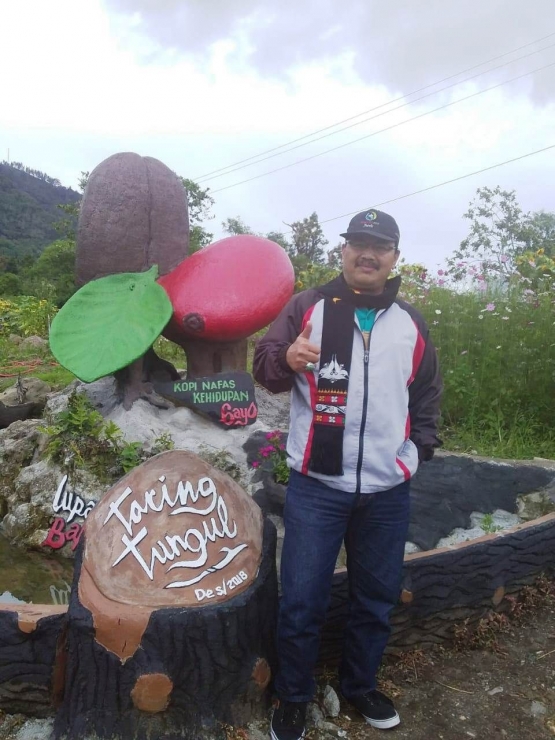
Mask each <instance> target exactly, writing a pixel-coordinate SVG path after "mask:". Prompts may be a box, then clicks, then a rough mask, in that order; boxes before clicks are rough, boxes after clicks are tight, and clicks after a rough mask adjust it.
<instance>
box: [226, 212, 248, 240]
mask: <svg viewBox="0 0 555 740" xmlns="http://www.w3.org/2000/svg"><path fill="white" fill-rule="evenodd" d="M222 229H223V230H224V231H225V232H226V233H227V234H231V235H232V236H239V235H240V234H253V233H254V232H253V231H251V228H250V227H249V226H247V224H246V223H245V222H244V221H243V219H242V218H241V217H240V216H236V217H235V218H226V220H225V221H223V222H222Z"/></svg>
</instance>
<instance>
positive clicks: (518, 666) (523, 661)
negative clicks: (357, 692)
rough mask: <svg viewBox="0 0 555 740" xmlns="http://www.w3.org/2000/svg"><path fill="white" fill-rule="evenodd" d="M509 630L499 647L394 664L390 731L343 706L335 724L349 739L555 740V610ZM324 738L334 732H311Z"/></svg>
mask: <svg viewBox="0 0 555 740" xmlns="http://www.w3.org/2000/svg"><path fill="white" fill-rule="evenodd" d="M505 629H506V630H507V631H506V632H504V633H502V634H500V635H498V636H497V637H496V638H492V641H493V639H495V642H496V645H494V646H492V647H494V648H495V649H492V647H490V648H489V649H478V650H468V651H462V652H461V651H457V650H451V649H449V650H441V649H440V650H434V651H432V652H431V653H430V652H428V653H420V652H416V653H414V654H412V655H411V654H409V655H406V656H405V657H404V658H403V659H402V660H400V661H397V660H393V661H391V663H390V664H389V665H388V666H387V667H386V669H385V671H384V681H383V690H384V691H387V692H388V693H389V694H390V695H391V696H395V704H396V707H397V709H398V711H399V714H400V716H401V724H400V725H399V727H397V728H395V729H393V730H389V731H387V732H385V731H383V730H375V729H373V728H371V727H369V726H368V725H366V724H365V723H364V722H362V721H361V719H360V718H359V716H357V712H356V711H355V710H354V709H353V708H352V707H351V706H350V705H349V704H347V703H342V706H341V714H340V716H339V717H338V718H337V719H336V720H334V721H335V722H336V723H337V725H338V726H340V727H341V728H342V729H344V730H346V732H347V734H346V735H344V736H343V737H348V738H351V739H352V740H363V739H366V738H367V739H368V740H372V738H382V740H383V739H384V738H390V740H404V739H405V738H407V740H408V738H410V740H468V738H478V739H479V740H553V738H555V607H554V606H553V605H551V606H549V607H544V608H543V609H541V610H540V611H539V612H537V613H535V614H534V615H532V616H528V617H527V618H526V619H523V620H521V623H520V624H519V625H518V626H514V625H512V624H511V625H506V626H505ZM484 639H485V640H487V639H488V636H487V635H485V637H484ZM461 641H464V636H462V638H461ZM461 647H462V646H461ZM551 651H552V652H551ZM331 684H332V686H333V685H334V681H333V679H332V680H331ZM323 737H331V734H329V735H328V734H327V733H322V732H321V731H318V730H316V729H314V730H312V731H311V732H310V733H309V734H308V738H309V740H320V738H323Z"/></svg>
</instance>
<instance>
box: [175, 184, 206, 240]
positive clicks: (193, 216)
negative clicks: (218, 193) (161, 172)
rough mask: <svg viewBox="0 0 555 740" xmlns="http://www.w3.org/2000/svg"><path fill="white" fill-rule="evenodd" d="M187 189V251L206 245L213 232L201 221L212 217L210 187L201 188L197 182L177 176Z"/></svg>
mask: <svg viewBox="0 0 555 740" xmlns="http://www.w3.org/2000/svg"><path fill="white" fill-rule="evenodd" d="M179 179H180V180H181V182H182V183H183V187H184V188H185V190H186V191H187V203H188V206H189V224H190V232H189V252H190V254H193V252H198V250H199V249H202V247H206V246H208V244H210V242H211V241H212V239H213V238H214V234H211V233H210V232H209V231H207V230H206V229H205V228H204V227H203V226H202V224H203V222H204V221H207V220H209V219H212V218H214V216H212V215H211V213H210V211H211V209H212V206H213V205H214V198H213V197H212V196H211V195H210V188H202V187H201V186H200V185H199V184H198V183H196V182H194V181H193V180H189V179H188V178H186V177H180V178H179Z"/></svg>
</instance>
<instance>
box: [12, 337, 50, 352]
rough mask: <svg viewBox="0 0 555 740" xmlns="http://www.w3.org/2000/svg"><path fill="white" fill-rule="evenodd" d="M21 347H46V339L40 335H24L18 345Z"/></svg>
mask: <svg viewBox="0 0 555 740" xmlns="http://www.w3.org/2000/svg"><path fill="white" fill-rule="evenodd" d="M19 346H20V347H21V348H22V349H46V348H47V347H48V341H47V340H46V339H43V338H42V337H37V336H32V337H25V339H23V340H22V341H21V343H20V345H19Z"/></svg>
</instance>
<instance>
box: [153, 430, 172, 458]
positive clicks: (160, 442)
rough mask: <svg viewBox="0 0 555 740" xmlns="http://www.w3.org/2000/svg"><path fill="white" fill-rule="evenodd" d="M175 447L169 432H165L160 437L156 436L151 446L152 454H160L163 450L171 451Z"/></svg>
mask: <svg viewBox="0 0 555 740" xmlns="http://www.w3.org/2000/svg"><path fill="white" fill-rule="evenodd" d="M173 449H175V443H174V441H173V439H172V436H171V434H170V433H169V432H163V434H161V435H160V436H159V437H156V439H155V440H154V442H153V443H152V447H151V448H150V454H151V455H159V454H160V453H161V452H169V451H170V450H173Z"/></svg>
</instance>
